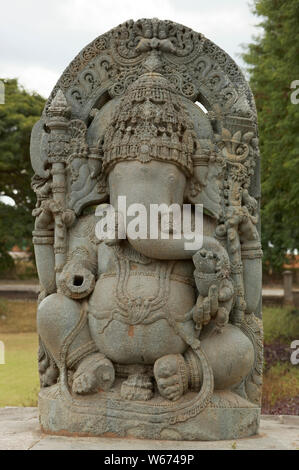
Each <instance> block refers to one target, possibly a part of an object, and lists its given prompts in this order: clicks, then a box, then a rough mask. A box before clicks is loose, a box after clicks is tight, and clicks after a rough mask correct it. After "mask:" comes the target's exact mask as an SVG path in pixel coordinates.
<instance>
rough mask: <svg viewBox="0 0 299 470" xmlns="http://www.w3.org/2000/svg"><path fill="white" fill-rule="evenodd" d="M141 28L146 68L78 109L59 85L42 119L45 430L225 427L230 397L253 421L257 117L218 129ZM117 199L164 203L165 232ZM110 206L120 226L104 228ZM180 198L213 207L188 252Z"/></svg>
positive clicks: (141, 432) (182, 433)
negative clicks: (169, 211) (119, 89)
mask: <svg viewBox="0 0 299 470" xmlns="http://www.w3.org/2000/svg"><path fill="white" fill-rule="evenodd" d="M166 23H167V22H166ZM146 25H147V27H148V25H151V27H152V33H151V36H152V38H154V37H155V35H156V36H158V37H159V38H160V39H159V41H158V43H157V44H156V43H153V41H152V39H151V38H148V37H147V36H148V35H149V33H144V37H143V38H141V39H140V38H139V43H138V46H137V50H139V51H140V50H141V51H143V50H144V52H143V54H144V58H143V65H142V68H141V69H140V72H139V74H138V75H137V77H136V79H134V80H131V83H130V84H129V85H128V86H127V88H126V89H125V90H124V91H123V93H122V95H120V96H116V97H114V98H113V97H112V99H110V100H108V101H107V102H106V103H104V104H103V105H101V106H100V105H98V106H94V107H93V109H92V111H91V112H90V114H89V117H88V118H87V119H86V120H85V121H84V119H79V118H78V116H76V114H75V115H74V116H72V109H71V105H70V102H68V99H67V96H65V95H64V93H63V92H62V91H61V89H59V90H58V91H57V92H56V94H54V95H53V98H52V100H51V101H50V103H49V105H48V107H47V109H46V111H45V114H44V118H43V121H42V126H43V130H42V128H41V124H37V125H36V128H35V129H34V130H33V137H32V154H33V162H34V155H35V153H36V148H37V143H36V142H40V141H41V140H42V146H41V147H42V148H43V149H44V150H43V151H44V152H45V155H46V156H45V159H44V162H43V170H42V171H43V172H44V173H43V174H39V175H38V174H37V175H36V176H35V177H34V179H33V186H34V188H35V190H36V193H37V197H38V203H37V207H36V209H35V211H34V215H35V216H36V223H35V230H34V243H35V253H36V260H37V267H38V272H39V277H40V282H41V288H42V290H41V294H40V298H39V306H38V311H37V325H38V333H39V336H40V353H39V372H40V379H41V387H42V389H41V393H40V413H41V423H42V425H43V427H44V429H45V430H46V431H47V430H48V431H51V432H56V431H57V432H58V431H62V430H66V431H68V432H77V433H78V432H79V433H80V432H81V433H90V434H94V435H101V434H105V433H107V432H113V433H115V434H116V435H132V434H133V435H135V436H137V437H150V438H152V437H159V438H176V439H177V438H186V439H201V438H202V439H210V438H216V439H217V438H218V439H220V438H224V436H223V430H220V428H221V426H223V422H226V421H227V420H226V418H225V416H224V414H223V413H224V412H223V410H229V413H230V412H231V413H235V414H234V415H232V416H233V417H232V418H231V420H232V423H233V424H226V425H224V428H225V431H224V432H225V436H226V437H230V436H234V437H239V436H243V435H249V434H253V433H254V432H256V430H257V426H258V409H259V398H260V386H261V377H260V363H261V359H260V355H261V349H260V348H261V346H260V345H261V327H260V323H259V319H258V318H257V317H256V313H257V312H258V308H259V301H260V290H261V250H260V242H259V234H258V229H257V223H258V207H257V202H256V200H255V199H254V198H253V197H252V195H251V194H250V191H249V184H248V182H249V179H250V174H252V171H251V168H254V165H255V163H254V151H255V145H256V143H255V140H254V132H252V131H251V127H250V126H252V124H250V120H249V119H247V118H243V117H240V118H239V121H240V122H241V121H242V119H243V122H242V126H243V127H242V126H241V127H240V129H241V130H237V131H236V132H234V133H233V132H232V130H231V131H230V130H228V129H227V128H225V127H224V126H222V128H217V127H215V125H214V124H213V120H211V119H209V118H208V117H207V115H206V114H205V113H204V112H203V111H202V110H201V109H200V108H199V107H198V106H197V105H196V104H194V102H193V101H192V100H190V99H188V98H186V97H185V96H184V95H183V94H182V93H180V92H179V91H178V90H177V88H176V87H175V85H174V84H173V82H172V81H171V80H169V78H168V77H167V75H165V73H163V53H164V52H165V51H166V52H167V54H171V53H172V54H174V55H175V53H174V52H173V50H172V48H171V44H172V43H171V41H170V42H169V43H168V42H167V41H168V40H167V39H166V38H164V36H163V34H164V33H163V31H164V29H163V28H166V26H167V25H166V26H165V24H164V22H159V21H158V20H149V23H146ZM159 25H160V26H159ZM154 26H155V27H156V30H155V28H154ZM157 28H158V29H157ZM159 28H160V29H159ZM166 30H167V28H166ZM166 30H165V31H166ZM145 31H146V27H145ZM155 31H156V32H155ZM157 31H158V32H157ZM159 31H160V33H159ZM162 33H163V34H162ZM159 35H160V36H159ZM163 41H164V42H163ZM165 41H166V42H165ZM155 44H156V45H155ZM138 48H139V49H138ZM171 51H172V52H171ZM166 52H165V53H166ZM82 109H83V108H82ZM82 113H83V111H82ZM246 119H247V120H246ZM244 123H245V124H244ZM245 125H247V126H248V129H247V130H246V126H245ZM244 129H245V132H244ZM42 132H43V133H44V134H43V137H42V138H41V133H42ZM45 149H46V150H45ZM245 162H247V163H246V165H245ZM35 165H36V163H35ZM120 197H121V198H125V200H126V206H127V207H132V205H136V204H139V205H142V206H143V207H145V209H146V213H147V214H150V207H151V205H153V204H154V205H158V206H161V205H164V206H162V211H161V214H162V215H161V216H160V218H158V219H157V220H158V223H157V233H158V236H157V237H156V238H154V239H153V238H151V236H150V233H149V227H150V220H148V221H147V222H148V223H147V227H148V228H147V229H146V230H147V236H146V237H132V236H131V232H130V231H129V230H128V227H129V224H130V223H131V222H132V220H133V219H134V214H133V213H127V214H124V213H122V209H121V208H120V207H119V204H118V201H119V200H120V199H119V198H120ZM107 203H109V204H110V205H111V206H112V207H114V208H115V210H116V211H117V212H116V215H117V217H116V219H115V227H114V228H115V229H116V230H114V236H112V237H110V236H108V235H107V236H106V237H105V236H103V237H98V236H97V224H98V223H99V221H100V220H101V216H99V215H97V214H100V213H101V210H99V209H103V210H105V208H106V207H107ZM185 203H189V204H191V205H193V206H195V205H196V204H202V206H203V211H204V214H203V224H202V227H203V240H202V246H200V247H195V248H193V249H186V242H188V241H190V238H189V237H188V236H187V235H188V234H186V232H185V231H184V230H183V229H181V228H180V229H179V233H178V232H177V228H176V227H175V226H174V223H173V220H172V219H171V218H170V221H169V227H170V230H169V232H170V233H169V236H168V238H165V236H163V235H164V228H163V223H162V219H163V210H165V207H170V206H172V205H177V206H179V207H181V208H182V207H183V205H184V204H185ZM95 205H97V206H98V208H97V210H96V212H95ZM163 207H164V209H163ZM192 214H193V216H194V212H192ZM193 216H192V217H193ZM193 222H194V221H193ZM193 225H194V224H193ZM120 233H121V235H122V236H119V234H120ZM66 409H67V410H68V411H67V412H66V411H65V410H66ZM215 410H217V413H218V414H219V413H220V414H221V413H222V414H221V416H220V415H217V419H218V421H217V420H216V422H218V425H217V424H215V419H214V418H215V416H214V415H213V413H215ZM219 410H221V411H219ZM231 410H234V411H231ZM236 410H237V411H236ZM197 419H199V421H198V423H197V424H196V420H197ZM194 420H195V421H194ZM212 422H213V423H212ZM182 423H183V424H182ZM194 423H195V424H194ZM242 423H243V424H242ZM244 423H245V424H244ZM217 426H218V427H217ZM242 426H243V428H242ZM132 429H134V430H133V431H132ZM221 429H222V428H221Z"/></svg>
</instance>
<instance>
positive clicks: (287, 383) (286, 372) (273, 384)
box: [263, 362, 299, 406]
mask: <svg viewBox="0 0 299 470" xmlns="http://www.w3.org/2000/svg"><path fill="white" fill-rule="evenodd" d="M298 389H299V369H298V367H296V366H293V365H292V364H290V363H288V364H287V363H279V362H278V363H277V364H275V365H274V366H272V367H271V368H270V370H269V371H268V372H267V373H266V374H265V375H264V380H263V406H266V405H267V404H269V405H270V406H274V405H275V404H276V403H277V402H278V401H280V400H283V399H285V398H288V399H289V398H295V397H298Z"/></svg>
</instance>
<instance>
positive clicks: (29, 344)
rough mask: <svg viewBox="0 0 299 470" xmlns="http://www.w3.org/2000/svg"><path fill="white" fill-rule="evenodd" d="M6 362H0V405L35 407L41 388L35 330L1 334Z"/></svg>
mask: <svg viewBox="0 0 299 470" xmlns="http://www.w3.org/2000/svg"><path fill="white" fill-rule="evenodd" d="M0 340H1V341H3V342H4V345H5V364H0V406H36V405H37V394H38V389H39V380H38V371H37V347H38V337H37V334H36V333H5V334H2V333H0Z"/></svg>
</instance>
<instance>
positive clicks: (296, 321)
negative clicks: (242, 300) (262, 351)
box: [263, 307, 299, 344]
mask: <svg viewBox="0 0 299 470" xmlns="http://www.w3.org/2000/svg"><path fill="white" fill-rule="evenodd" d="M263 324H264V341H265V343H266V344H269V343H273V342H274V341H276V340H282V341H284V342H286V343H287V344H290V343H291V342H292V340H293V339H298V338H299V310H296V309H294V308H291V307H285V308H281V307H265V308H263Z"/></svg>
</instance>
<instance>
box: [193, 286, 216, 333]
mask: <svg viewBox="0 0 299 470" xmlns="http://www.w3.org/2000/svg"><path fill="white" fill-rule="evenodd" d="M217 311H218V288H217V286H215V285H212V286H211V287H210V288H209V294H208V296H207V297H203V296H201V295H200V296H199V297H198V298H197V302H196V304H195V305H194V307H193V309H192V317H193V321H194V323H195V326H196V329H198V330H201V328H202V327H203V326H205V325H207V324H208V323H209V322H210V320H211V318H213V317H214V316H215V315H216V314H217Z"/></svg>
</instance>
